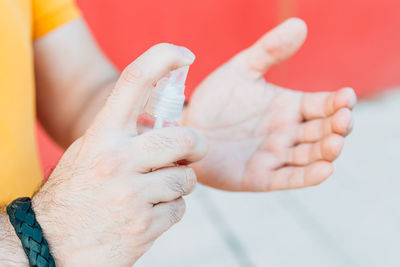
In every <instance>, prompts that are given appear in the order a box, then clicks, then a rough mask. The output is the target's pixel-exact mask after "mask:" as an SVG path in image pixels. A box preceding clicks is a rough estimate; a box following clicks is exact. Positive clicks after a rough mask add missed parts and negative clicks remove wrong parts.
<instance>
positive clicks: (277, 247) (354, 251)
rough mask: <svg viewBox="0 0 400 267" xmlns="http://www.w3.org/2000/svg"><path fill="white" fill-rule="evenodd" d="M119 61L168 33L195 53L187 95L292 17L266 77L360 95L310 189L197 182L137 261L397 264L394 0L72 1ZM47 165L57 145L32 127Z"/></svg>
mask: <svg viewBox="0 0 400 267" xmlns="http://www.w3.org/2000/svg"><path fill="white" fill-rule="evenodd" d="M78 5H79V6H80V7H81V10H82V12H83V16H84V17H85V19H86V20H87V22H88V24H89V26H90V28H91V29H92V31H93V33H94V35H95V37H96V39H97V41H98V42H99V44H100V46H101V47H102V48H103V50H104V51H105V53H106V54H107V55H108V56H109V58H110V59H111V60H112V61H113V62H114V63H115V65H116V66H117V67H118V68H119V69H123V68H124V67H125V66H126V65H127V64H129V63H130V62H131V61H133V60H134V59H135V58H136V57H137V56H138V55H140V54H141V53H143V52H144V51H145V50H146V49H148V48H149V47H150V46H152V45H154V44H156V43H159V42H169V43H175V44H179V45H183V46H186V47H188V48H190V49H191V50H192V51H193V52H194V53H195V54H196V56H197V59H196V62H195V64H194V65H193V67H192V68H191V71H190V75H189V78H188V82H187V88H188V89H187V96H188V97H190V93H191V91H192V90H193V89H194V88H195V86H196V85H197V84H198V83H199V82H200V81H201V80H202V79H203V78H204V77H205V76H206V75H207V74H208V73H210V72H211V71H212V70H214V69H215V68H216V67H218V66H219V65H221V64H222V63H223V62H225V61H226V60H228V59H229V58H230V57H231V56H233V55H234V54H235V53H237V52H239V51H240V50H242V49H244V48H246V47H247V46H249V45H251V44H252V43H253V42H254V41H255V40H257V39H258V38H259V37H260V36H262V35H263V34H264V33H265V32H267V31H268V30H269V29H271V28H273V27H274V26H276V25H277V24H278V23H280V22H282V21H283V20H284V19H286V18H288V17H292V16H296V17H300V18H302V19H304V20H305V21H306V22H307V24H308V26H309V35H308V39H307V41H306V43H305V45H304V47H303V48H302V49H301V50H300V52H299V53H298V54H296V55H295V56H294V57H293V58H291V59H290V60H289V61H287V62H284V63H282V64H280V65H279V66H277V67H275V68H273V69H272V70H271V71H270V72H268V74H267V76H266V78H267V80H268V81H269V82H272V83H276V84H278V85H281V86H285V87H288V88H293V89H296V90H302V91H331V90H336V89H338V88H340V87H343V86H351V87H354V88H355V90H356V92H357V94H358V96H359V97H360V99H361V100H362V101H361V104H360V105H359V106H358V108H357V109H356V114H355V116H356V127H355V131H354V134H352V136H351V137H350V138H349V139H348V140H347V144H346V147H345V150H344V152H343V155H342V157H341V158H340V159H339V161H338V163H337V171H336V173H335V175H334V177H332V179H330V180H329V181H327V182H326V183H324V184H323V185H321V186H318V187H315V188H309V189H304V190H298V191H288V192H276V193H268V194H245V193H227V192H221V191H217V190H212V189H209V188H205V187H201V186H199V187H198V188H197V190H196V192H195V193H194V194H193V196H190V197H189V198H188V209H187V210H188V211H187V215H186V216H185V218H184V220H183V221H182V223H180V224H178V225H177V226H175V227H174V228H173V229H172V231H170V232H168V233H167V234H165V235H164V236H163V237H162V238H161V239H160V240H159V241H158V242H157V243H156V244H155V245H154V247H153V248H152V249H151V250H150V252H149V253H147V254H146V255H145V256H144V257H143V258H142V259H141V260H140V261H139V262H138V264H137V265H138V266H400V254H399V253H398V250H399V248H400V211H399V210H400V209H399V208H398V205H397V203H400V194H399V191H400V179H399V178H400V175H399V174H398V167H397V165H398V163H397V162H399V160H400V94H399V93H398V92H397V90H396V87H397V88H399V85H400V1H399V0H380V1H378V0H336V1H320V0H202V1H194V0H169V1H164V0H152V1H136V0H113V1H107V0H79V1H78ZM38 143H39V147H40V153H41V160H42V167H43V171H44V173H45V174H46V175H47V174H48V173H49V172H50V171H51V169H52V168H53V167H54V166H55V164H56V162H57V161H58V159H59V157H60V155H61V153H62V151H61V150H60V149H59V148H58V147H57V146H55V145H54V144H53V143H52V142H51V140H49V138H47V136H46V135H45V133H44V132H43V130H42V129H41V128H40V126H39V125H38Z"/></svg>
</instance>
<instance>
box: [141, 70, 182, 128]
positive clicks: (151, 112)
mask: <svg viewBox="0 0 400 267" xmlns="http://www.w3.org/2000/svg"><path fill="white" fill-rule="evenodd" d="M188 71H189V67H188V66H186V67H182V68H179V69H176V70H174V71H171V72H170V73H169V74H168V75H166V76H165V77H164V78H162V79H161V80H160V81H158V83H157V85H156V87H155V88H154V89H153V91H152V92H151V95H150V97H149V99H148V101H147V103H146V105H145V107H144V111H143V113H142V114H140V115H139V118H138V120H137V126H138V133H139V134H142V133H144V132H146V131H149V130H151V129H157V128H163V127H170V126H177V125H178V124H179V121H180V119H181V114H182V109H183V104H184V102H185V82H186V77H187V74H188Z"/></svg>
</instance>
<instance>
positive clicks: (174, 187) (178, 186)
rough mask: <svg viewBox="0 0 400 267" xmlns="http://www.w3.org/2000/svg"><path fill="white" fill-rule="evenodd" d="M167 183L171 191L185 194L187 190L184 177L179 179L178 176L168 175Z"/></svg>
mask: <svg viewBox="0 0 400 267" xmlns="http://www.w3.org/2000/svg"><path fill="white" fill-rule="evenodd" d="M166 183H167V186H168V188H169V189H170V190H171V191H173V192H175V193H178V194H179V195H180V196H182V195H184V194H185V192H186V188H185V184H184V182H183V181H182V179H179V178H178V177H177V176H175V175H170V176H167V177H166Z"/></svg>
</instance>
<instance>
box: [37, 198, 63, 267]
mask: <svg viewBox="0 0 400 267" xmlns="http://www.w3.org/2000/svg"><path fill="white" fill-rule="evenodd" d="M46 193H48V192H46ZM50 199H52V198H51V197H49V196H45V192H39V193H38V194H37V195H35V196H34V197H33V198H32V209H33V211H34V212H35V217H36V220H37V222H38V223H39V225H40V227H41V228H42V232H43V236H44V238H45V239H46V240H47V242H48V245H49V250H50V253H51V255H52V256H53V258H54V261H55V263H56V266H65V264H64V263H65V257H64V255H67V254H68V252H65V250H64V247H62V244H63V241H64V237H63V236H62V235H61V233H62V232H63V229H62V228H60V227H59V225H58V224H57V220H58V219H60V218H59V216H57V210H56V209H54V205H53V203H52V201H51V200H50Z"/></svg>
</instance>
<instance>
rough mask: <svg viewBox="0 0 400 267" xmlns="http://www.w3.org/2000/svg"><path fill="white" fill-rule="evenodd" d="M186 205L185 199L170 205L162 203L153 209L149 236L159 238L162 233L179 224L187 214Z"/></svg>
mask: <svg viewBox="0 0 400 267" xmlns="http://www.w3.org/2000/svg"><path fill="white" fill-rule="evenodd" d="M185 210H186V204H185V200H184V199H183V198H178V199H176V200H174V201H171V202H168V203H160V204H157V205H155V206H154V207H153V208H152V221H153V224H152V225H151V226H150V229H149V234H150V235H151V236H153V237H154V238H158V237H159V236H160V235H161V234H162V233H164V232H165V231H167V230H168V229H169V228H171V227H172V226H173V225H174V224H176V223H178V222H179V221H180V220H181V219H182V218H183V215H184V214H185Z"/></svg>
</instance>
